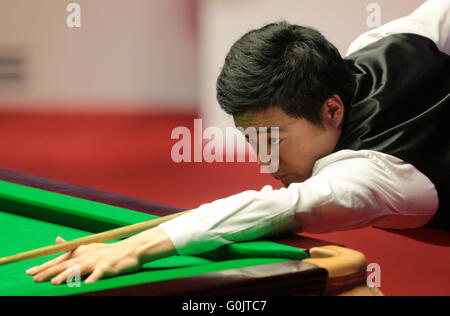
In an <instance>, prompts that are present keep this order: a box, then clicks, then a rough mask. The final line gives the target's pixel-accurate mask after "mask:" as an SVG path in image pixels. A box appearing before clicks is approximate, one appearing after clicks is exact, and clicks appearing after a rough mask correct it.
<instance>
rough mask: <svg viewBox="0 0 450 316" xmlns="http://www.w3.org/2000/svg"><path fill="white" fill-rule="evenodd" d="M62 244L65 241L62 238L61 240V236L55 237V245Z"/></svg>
mask: <svg viewBox="0 0 450 316" xmlns="http://www.w3.org/2000/svg"><path fill="white" fill-rule="evenodd" d="M63 242H66V241H65V240H64V239H63V238H61V236H58V237H56V243H57V244H60V243H63Z"/></svg>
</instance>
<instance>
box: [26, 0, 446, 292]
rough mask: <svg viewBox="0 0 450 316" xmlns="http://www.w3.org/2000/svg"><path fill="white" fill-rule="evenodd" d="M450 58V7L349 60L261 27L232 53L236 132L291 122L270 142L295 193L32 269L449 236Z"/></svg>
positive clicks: (418, 16) (175, 223)
mask: <svg viewBox="0 0 450 316" xmlns="http://www.w3.org/2000/svg"><path fill="white" fill-rule="evenodd" d="M449 54H450V2H449V1H448V0H429V1H427V2H425V3H424V4H423V5H422V6H420V7H419V8H418V9H417V10H415V11H414V12H413V13H412V14H411V15H409V16H406V17H404V18H401V19H398V20H395V21H392V22H390V23H388V24H386V25H383V26H381V27H379V28H377V29H373V30H371V31H369V32H367V33H365V34H363V35H361V36H360V37H358V38H357V39H356V40H355V41H354V42H353V43H352V44H351V46H350V48H349V51H348V54H347V56H346V57H345V58H342V57H341V55H340V54H339V52H338V51H337V49H336V48H335V47H334V46H333V45H332V44H331V43H329V42H328V41H327V40H326V39H325V38H324V37H323V36H322V35H321V34H320V33H319V32H317V31H315V30H314V29H311V28H306V27H301V26H296V25H290V24H288V23H286V22H280V23H274V24H269V25H266V26H264V27H262V28H260V29H257V30H253V31H251V32H248V33H247V34H245V35H244V36H243V37H242V38H241V39H239V40H238V41H237V42H236V43H235V44H234V45H233V46H232V48H231V50H230V52H229V53H228V55H227V57H226V60H225V64H224V67H223V69H222V71H221V74H220V76H219V78H218V80H217V99H218V101H219V104H220V106H221V107H222V109H223V110H224V111H225V112H226V113H228V114H231V115H232V116H233V118H234V121H235V124H236V126H240V127H243V128H244V129H246V128H248V127H250V126H252V127H256V128H257V129H258V127H278V128H279V137H278V138H276V139H271V140H270V144H271V146H278V151H279V168H278V171H277V172H276V173H274V174H273V176H275V177H276V178H277V179H279V180H281V181H282V182H283V183H284V184H285V187H283V188H280V189H273V188H272V187H271V186H265V187H264V188H263V189H262V190H261V191H245V192H242V193H239V194H236V195H233V196H230V197H227V198H224V199H220V200H217V201H214V202H211V203H207V204H203V205H201V206H200V207H199V208H198V209H196V210H193V211H191V212H190V213H188V214H185V215H182V216H180V217H178V218H175V219H173V220H171V221H168V222H166V223H164V224H162V225H160V226H159V227H157V228H154V229H151V230H148V231H145V232H143V233H140V234H137V235H135V236H133V237H130V238H128V239H125V240H123V241H120V242H117V243H114V244H91V245H86V246H81V247H79V248H77V249H75V250H74V251H71V252H69V253H66V254H64V255H62V256H60V257H58V258H56V259H54V260H52V261H49V262H47V263H45V264H43V265H41V266H38V267H34V268H32V269H30V270H28V271H27V273H28V274H29V275H34V280H35V281H45V280H48V279H51V278H53V279H52V283H54V284H61V283H63V282H65V280H66V279H67V277H68V276H70V275H71V273H72V271H71V270H70V268H69V267H71V266H73V265H74V264H75V265H77V266H78V267H79V269H80V272H81V274H83V275H89V276H88V278H87V279H86V281H85V282H87V283H90V282H94V281H96V280H98V279H99V278H101V277H105V276H112V275H116V274H120V273H126V272H130V271H134V270H138V269H139V268H140V266H141V265H142V264H143V263H145V262H148V261H150V260H154V259H156V258H159V257H164V256H170V255H176V254H180V255H181V254H198V253H201V252H205V251H209V250H212V249H215V248H217V247H219V246H221V245H224V244H228V243H232V242H238V241H244V240H251V239H255V238H259V237H262V236H266V235H268V234H273V233H277V232H281V231H287V230H293V231H296V232H309V233H323V232H332V231H338V230H350V229H355V228H360V227H365V226H371V225H373V226H377V227H381V228H394V229H414V228H419V227H423V226H426V225H429V226H433V227H442V228H448V226H449V223H450V221H449V215H450V212H449V211H450V203H449V197H448V195H449V193H450V172H449V170H450V146H449V142H450V141H449V136H448V135H450V127H449V124H448V122H447V121H448V118H449V117H450V56H449ZM269 137H270V136H269ZM62 241H63V239H62V238H60V237H58V238H57V242H62Z"/></svg>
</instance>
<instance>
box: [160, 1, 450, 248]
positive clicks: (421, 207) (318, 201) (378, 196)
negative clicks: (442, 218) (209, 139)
mask: <svg viewBox="0 0 450 316" xmlns="http://www.w3.org/2000/svg"><path fill="white" fill-rule="evenodd" d="M394 33H415V34H419V35H422V36H426V37H428V38H430V39H432V40H433V41H434V42H435V43H436V45H437V46H438V47H439V49H440V50H442V51H444V52H446V53H447V54H450V1H449V0H429V1H427V2H426V3H424V4H423V5H422V6H420V7H419V8H418V9H417V10H415V11H414V12H413V13H412V14H411V15H410V16H407V17H404V18H401V19H398V20H395V21H392V22H390V23H388V24H385V25H383V26H381V27H379V28H377V29H374V30H371V31H369V32H366V33H364V34H362V35H361V36H359V37H358V38H357V39H356V40H355V41H354V42H353V43H352V44H351V45H350V48H349V50H348V54H351V53H352V52H354V51H356V50H358V49H361V48H362V47H364V46H366V45H369V44H371V43H372V42H374V41H377V40H379V39H381V38H383V37H385V36H388V35H390V34H394ZM437 208H438V196H437V192H436V189H435V187H434V185H433V183H431V181H430V180H429V179H428V178H427V177H426V176H425V175H424V174H422V173H421V172H420V171H418V170H417V169H416V168H415V167H414V166H412V165H411V164H408V163H406V162H404V161H402V160H400V159H398V158H396V157H393V156H390V155H387V154H383V153H380V152H375V151H370V150H361V151H352V150H342V151H339V152H336V153H333V154H331V155H329V156H326V157H324V158H322V159H320V160H318V161H317V162H316V163H315V165H314V168H313V174H312V177H311V178H310V179H308V180H306V181H305V182H302V183H292V184H291V185H289V186H288V187H286V188H281V189H273V188H272V187H271V186H265V187H263V188H262V190H261V191H254V190H249V191H244V192H242V193H239V194H236V195H232V196H230V197H227V198H224V199H219V200H216V201H214V202H211V203H206V204H203V205H201V206H200V207H198V208H197V209H196V210H193V211H191V212H189V213H188V214H185V215H182V216H180V217H178V218H175V219H173V220H171V221H168V222H166V223H164V224H161V227H162V228H163V229H164V230H165V231H166V233H167V234H168V236H169V238H170V239H171V240H172V242H173V244H174V246H175V248H176V250H177V252H178V254H180V255H191V254H198V253H202V252H205V251H209V250H213V249H215V248H217V247H220V246H222V245H225V244H229V243H232V242H238V241H245V240H252V239H256V238H259V237H262V236H266V235H269V234H273V233H277V232H281V231H286V230H293V231H296V232H308V233H326V232H332V231H339V230H350V229H355V228H360V227H365V226H371V225H374V226H377V227H382V228H395V229H408V228H418V227H421V226H424V225H426V224H427V222H428V221H429V220H430V219H431V218H432V217H433V215H434V214H435V212H436V210H437Z"/></svg>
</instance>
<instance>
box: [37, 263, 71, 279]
mask: <svg viewBox="0 0 450 316" xmlns="http://www.w3.org/2000/svg"><path fill="white" fill-rule="evenodd" d="M75 263H76V262H75V261H74V260H67V261H64V262H62V263H60V264H57V265H54V266H51V267H49V268H48V269H46V270H44V271H41V272H40V273H38V274H36V275H35V276H34V278H33V280H34V281H35V282H43V281H47V280H49V279H50V278H52V277H54V276H55V275H57V274H60V273H61V272H63V271H64V270H66V269H67V268H68V267H70V266H71V265H73V264H75Z"/></svg>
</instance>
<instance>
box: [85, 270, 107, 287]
mask: <svg viewBox="0 0 450 316" xmlns="http://www.w3.org/2000/svg"><path fill="white" fill-rule="evenodd" d="M104 274H105V270H104V269H102V268H97V269H95V270H94V272H92V273H91V275H90V276H89V277H88V278H87V279H86V280H85V281H84V283H86V284H88V283H94V282H96V281H98V280H100V279H101V278H102V276H103V275H104Z"/></svg>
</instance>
